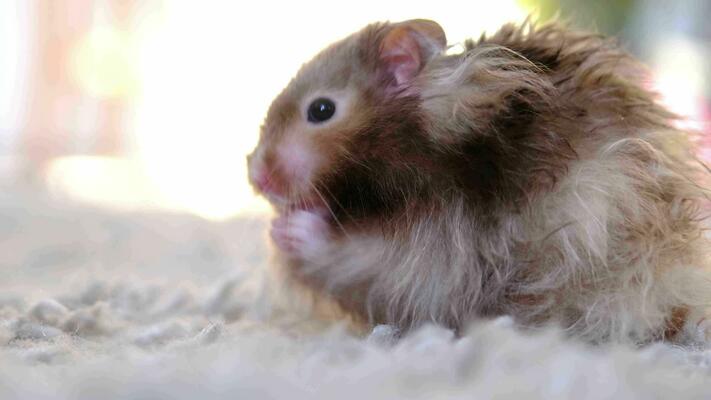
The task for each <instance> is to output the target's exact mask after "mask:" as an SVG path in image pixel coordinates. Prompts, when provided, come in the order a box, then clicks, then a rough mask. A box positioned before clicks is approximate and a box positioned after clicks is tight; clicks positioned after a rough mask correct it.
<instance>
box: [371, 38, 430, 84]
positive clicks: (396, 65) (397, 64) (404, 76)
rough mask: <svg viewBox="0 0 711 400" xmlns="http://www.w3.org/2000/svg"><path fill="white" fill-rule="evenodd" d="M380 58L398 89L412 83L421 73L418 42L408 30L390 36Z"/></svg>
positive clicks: (384, 44)
mask: <svg viewBox="0 0 711 400" xmlns="http://www.w3.org/2000/svg"><path fill="white" fill-rule="evenodd" d="M380 57H381V60H382V62H383V63H384V64H385V70H386V71H387V72H388V74H390V75H391V76H392V77H393V78H394V80H395V86H397V87H402V86H405V85H407V84H408V83H410V82H411V81H412V80H413V79H414V78H415V75H417V73H418V72H419V71H420V67H421V64H422V58H421V56H420V48H419V45H418V43H417V40H415V39H414V38H413V37H412V34H411V32H409V30H406V29H402V30H398V31H396V32H392V33H391V34H390V35H388V37H387V38H386V40H385V42H384V43H383V49H382V51H381V55H380Z"/></svg>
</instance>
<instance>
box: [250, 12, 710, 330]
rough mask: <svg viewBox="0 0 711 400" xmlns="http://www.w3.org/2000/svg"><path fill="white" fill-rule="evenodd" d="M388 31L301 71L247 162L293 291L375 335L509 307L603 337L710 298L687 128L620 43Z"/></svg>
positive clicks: (368, 30)
mask: <svg viewBox="0 0 711 400" xmlns="http://www.w3.org/2000/svg"><path fill="white" fill-rule="evenodd" d="M446 50H447V41H446V38H445V34H444V32H443V30H442V28H441V27H440V26H439V25H438V24H437V23H435V22H433V21H428V20H411V21H405V22H400V23H376V24H372V25H369V26H367V27H365V28H364V29H363V30H361V31H359V32H357V33H355V34H353V35H351V36H349V37H347V38H345V39H343V40H341V41H339V42H336V43H335V44H333V45H331V46H330V47H328V48H327V49H325V50H323V51H322V52H321V53H320V54H318V55H317V56H316V57H315V58H314V59H313V60H311V61H310V62H309V63H307V64H305V65H304V66H303V67H302V68H301V70H300V71H299V72H298V74H297V75H296V77H295V78H294V79H293V80H292V81H291V82H290V83H289V85H288V86H287V87H286V88H285V89H284V91H283V92H282V93H281V94H280V95H279V96H278V97H277V98H276V99H275V100H274V102H273V104H272V105H271V107H270V109H269V111H268V114H267V117H266V120H265V123H264V125H263V127H262V132H261V136H260V141H259V143H258V145H257V147H256V149H255V150H254V152H253V153H252V154H251V155H250V156H249V157H248V163H249V171H250V180H251V182H252V184H253V186H254V187H255V188H256V190H257V191H259V192H260V193H262V194H263V195H265V196H266V197H267V198H268V199H269V200H270V201H271V202H272V204H273V205H274V206H275V208H276V210H277V211H278V213H279V215H278V217H277V218H276V219H275V220H274V221H273V225H272V230H271V236H272V238H273V240H274V243H275V244H276V246H277V248H278V249H279V251H280V253H281V255H282V256H283V258H284V259H285V260H286V264H287V265H286V268H287V271H288V273H289V276H290V277H291V278H293V282H296V283H298V284H300V285H305V286H306V287H308V288H310V289H312V290H313V291H315V292H316V293H318V294H319V295H321V296H325V297H328V298H330V299H332V300H335V301H336V302H337V303H338V304H339V305H340V306H341V307H342V308H343V309H344V310H346V311H347V312H349V313H351V314H352V315H354V316H357V317H360V318H361V319H362V320H363V321H365V322H367V323H370V324H376V323H378V324H380V323H385V324H392V325H395V326H398V327H400V328H403V329H408V328H411V327H414V326H417V325H419V324H422V323H424V322H435V323H439V324H443V325H446V326H449V327H452V328H454V329H461V328H463V327H465V326H466V324H467V323H469V322H470V321H472V320H473V319H476V318H480V317H491V316H498V315H511V316H513V317H514V318H515V319H516V320H517V321H518V322H520V323H521V324H524V325H528V326H535V325H538V324H542V323H558V324H562V325H563V326H564V327H565V328H566V329H567V330H568V331H569V332H570V333H571V334H573V335H577V336H579V337H581V338H584V339H588V340H591V341H601V340H631V341H635V342H646V341H650V340H658V339H671V338H674V337H676V336H678V333H679V331H680V330H681V329H682V328H683V326H684V324H687V325H688V324H695V323H696V322H697V321H699V320H700V318H701V316H702V315H703V313H704V310H705V306H706V305H708V304H711V283H710V282H711V281H710V280H709V278H708V276H707V273H708V272H707V267H708V263H709V257H708V254H707V253H708V251H707V249H709V243H708V239H707V238H706V237H705V236H704V234H703V229H704V228H703V225H702V215H701V214H702V211H703V202H704V201H706V200H705V197H704V190H703V189H702V188H701V186H700V184H699V183H698V182H700V180H699V179H701V178H700V177H701V176H702V174H701V173H700V171H698V168H697V167H696V166H695V161H694V159H693V156H692V155H691V151H690V146H689V145H688V144H687V142H688V140H687V135H686V134H685V133H684V132H682V131H679V130H677V129H675V128H674V125H673V120H674V116H673V115H672V114H670V113H669V112H668V111H666V110H665V109H664V108H662V107H661V106H660V105H658V104H657V103H655V101H654V98H653V95H652V94H651V93H650V92H648V91H647V90H645V89H644V88H643V86H642V84H641V83H640V80H641V77H644V76H645V72H644V70H643V69H642V68H640V66H639V65H638V64H637V62H636V61H635V60H633V59H632V58H631V57H630V56H628V55H627V54H626V53H625V52H624V51H622V50H620V49H619V48H618V46H617V45H616V44H615V43H614V42H613V41H611V40H608V39H606V38H603V37H601V36H599V35H595V34H587V33H581V32H575V31H571V30H569V29H567V28H565V27H562V26H559V25H556V24H553V25H545V26H532V25H528V24H526V25H524V26H520V27H516V26H504V27H503V28H502V29H501V30H499V31H498V32H497V33H495V34H493V35H491V36H488V37H485V36H484V37H482V38H481V39H479V40H468V41H466V42H465V44H464V51H463V52H462V53H460V54H453V55H448V54H447V53H446Z"/></svg>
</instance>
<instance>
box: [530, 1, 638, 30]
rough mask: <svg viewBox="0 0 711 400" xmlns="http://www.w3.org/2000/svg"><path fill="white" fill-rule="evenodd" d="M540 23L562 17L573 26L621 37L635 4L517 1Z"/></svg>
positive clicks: (625, 2) (632, 2) (619, 2)
mask: <svg viewBox="0 0 711 400" xmlns="http://www.w3.org/2000/svg"><path fill="white" fill-rule="evenodd" d="M518 2H519V4H520V5H521V6H522V7H525V8H526V9H527V10H529V12H531V14H532V15H535V16H537V17H538V20H539V21H540V22H545V21H549V20H551V19H553V18H556V17H560V18H562V19H563V20H565V21H570V22H571V23H572V24H573V25H575V26H577V27H580V28H585V29H594V30H596V31H600V32H603V33H608V34H618V33H620V31H621V30H622V29H623V28H624V26H625V24H626V23H627V21H628V18H629V16H630V14H631V13H632V12H633V11H634V9H635V7H634V6H635V4H636V0H602V1H595V0H588V1H585V0H518Z"/></svg>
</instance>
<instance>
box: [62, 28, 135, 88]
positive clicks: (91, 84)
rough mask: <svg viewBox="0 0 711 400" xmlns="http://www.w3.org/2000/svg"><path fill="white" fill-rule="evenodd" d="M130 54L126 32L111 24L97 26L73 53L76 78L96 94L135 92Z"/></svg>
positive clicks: (80, 83) (129, 43)
mask: <svg viewBox="0 0 711 400" xmlns="http://www.w3.org/2000/svg"><path fill="white" fill-rule="evenodd" d="M131 53H132V50H131V42H130V38H129V37H128V35H127V34H125V33H121V32H119V31H117V30H115V29H112V28H111V27H110V26H99V27H96V28H94V29H93V30H92V31H91V32H90V33H89V34H88V35H87V36H86V37H85V38H84V39H83V40H81V41H80V42H79V44H78V45H77V46H76V48H75V50H74V52H73V55H72V64H71V70H72V75H73V78H74V79H75V81H77V82H78V83H79V85H80V86H81V87H82V88H83V89H84V90H86V91H87V92H88V93H89V94H90V95H93V96H96V97H123V96H127V95H130V94H132V93H134V92H135V91H136V84H137V81H136V80H137V77H136V73H135V67H134V65H133V62H132V57H131Z"/></svg>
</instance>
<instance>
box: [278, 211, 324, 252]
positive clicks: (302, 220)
mask: <svg viewBox="0 0 711 400" xmlns="http://www.w3.org/2000/svg"><path fill="white" fill-rule="evenodd" d="M328 230H329V225H328V221H326V218H325V217H324V216H323V215H321V214H320V213H318V212H315V211H308V210H297V211H294V212H292V213H289V214H287V215H282V216H280V217H279V218H276V219H275V220H274V221H272V229H271V232H270V234H271V237H272V239H273V240H274V243H275V244H276V246H277V247H278V248H279V249H280V250H281V251H282V252H284V253H285V254H286V255H287V256H289V257H292V258H297V259H302V260H308V259H314V258H316V257H318V256H319V255H320V254H322V253H323V251H325V249H326V247H327V245H328Z"/></svg>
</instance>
